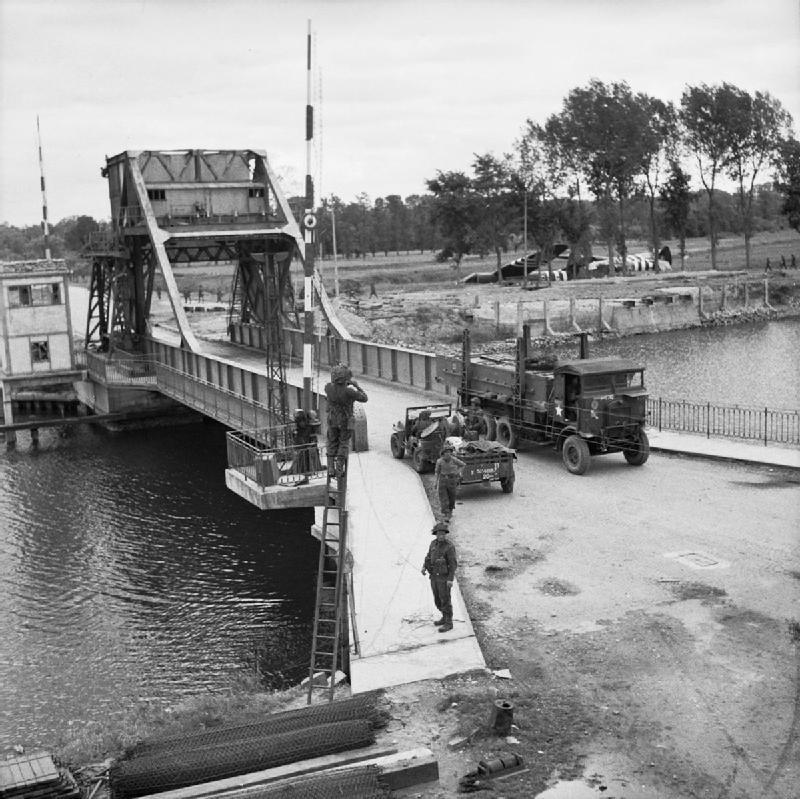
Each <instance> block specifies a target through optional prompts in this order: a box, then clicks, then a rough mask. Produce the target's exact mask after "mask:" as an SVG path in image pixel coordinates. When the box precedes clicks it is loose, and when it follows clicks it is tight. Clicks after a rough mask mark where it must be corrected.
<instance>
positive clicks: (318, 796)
mask: <svg viewBox="0 0 800 799" xmlns="http://www.w3.org/2000/svg"><path fill="white" fill-rule="evenodd" d="M388 796H391V790H390V789H389V787H388V786H387V785H386V784H385V783H383V782H381V780H380V770H379V769H378V767H377V766H374V765H372V766H356V767H354V768H349V769H339V770H337V771H328V772H325V773H320V774H309V775H306V776H304V777H295V778H293V779H292V780H291V781H289V780H281V781H280V782H278V783H274V784H272V785H256V786H253V787H251V788H245V789H243V790H239V791H231V792H230V793H226V794H225V799H301V797H302V799H342V797H347V799H385V797H388Z"/></svg>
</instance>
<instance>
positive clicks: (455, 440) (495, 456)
mask: <svg viewBox="0 0 800 799" xmlns="http://www.w3.org/2000/svg"><path fill="white" fill-rule="evenodd" d="M458 427H459V425H458V423H457V422H456V421H455V417H454V416H453V406H452V405H450V404H446V403H443V404H436V405H417V406H414V407H411V408H406V413H405V419H400V420H399V421H398V422H397V423H396V424H395V426H394V430H393V431H392V434H391V436H390V437H389V448H390V449H391V451H392V455H393V456H394V457H395V458H398V459H402V458H404V457H405V456H406V455H409V456H410V458H411V462H412V464H413V466H414V469H415V470H416V471H417V472H418V473H419V474H425V473H426V472H431V471H433V468H434V466H435V464H436V461H437V460H438V458H439V456H440V455H441V454H442V448H443V446H444V444H445V442H447V443H449V444H451V445H452V446H453V450H454V454H455V456H456V457H457V458H458V459H459V460H461V461H463V462H464V464H465V465H464V470H463V472H462V474H461V484H462V485H469V484H473V483H491V482H498V483H500V488H501V489H502V490H503V493H505V494H510V493H511V492H512V491H513V490H514V477H515V475H514V460H515V459H516V457H517V455H516V453H515V452H514V450H513V449H512V448H510V447H507V446H505V445H503V444H501V443H500V442H497V441H470V440H467V439H464V438H462V437H461V436H458V435H453V433H455V432H457V431H458Z"/></svg>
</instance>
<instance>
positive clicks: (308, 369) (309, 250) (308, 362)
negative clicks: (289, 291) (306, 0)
mask: <svg viewBox="0 0 800 799" xmlns="http://www.w3.org/2000/svg"><path fill="white" fill-rule="evenodd" d="M313 142H314V107H313V106H312V105H311V20H308V34H307V36H306V210H305V214H304V215H303V241H304V243H305V253H304V257H303V278H304V282H303V316H304V327H303V408H304V409H305V410H306V411H310V410H311V408H312V406H311V377H312V375H313V364H312V360H313V353H314V305H313V294H314V289H313V285H312V282H313V277H314V228H315V227H316V225H317V218H316V216H315V215H314V179H313V178H312V177H311V154H312V147H313Z"/></svg>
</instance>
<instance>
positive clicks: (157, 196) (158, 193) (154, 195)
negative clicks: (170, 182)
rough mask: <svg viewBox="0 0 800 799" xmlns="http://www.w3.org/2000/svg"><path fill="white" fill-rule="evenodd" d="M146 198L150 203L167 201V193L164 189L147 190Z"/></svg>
mask: <svg viewBox="0 0 800 799" xmlns="http://www.w3.org/2000/svg"><path fill="white" fill-rule="evenodd" d="M147 198H148V199H149V200H151V201H153V200H166V199H167V191H166V189H148V190H147Z"/></svg>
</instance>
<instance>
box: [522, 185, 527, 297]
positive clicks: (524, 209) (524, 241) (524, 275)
mask: <svg viewBox="0 0 800 799" xmlns="http://www.w3.org/2000/svg"><path fill="white" fill-rule="evenodd" d="M522 257H523V258H524V261H523V263H524V265H523V267H522V287H523V288H526V287H527V285H528V180H527V177H526V176H524V175H523V178H522Z"/></svg>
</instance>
